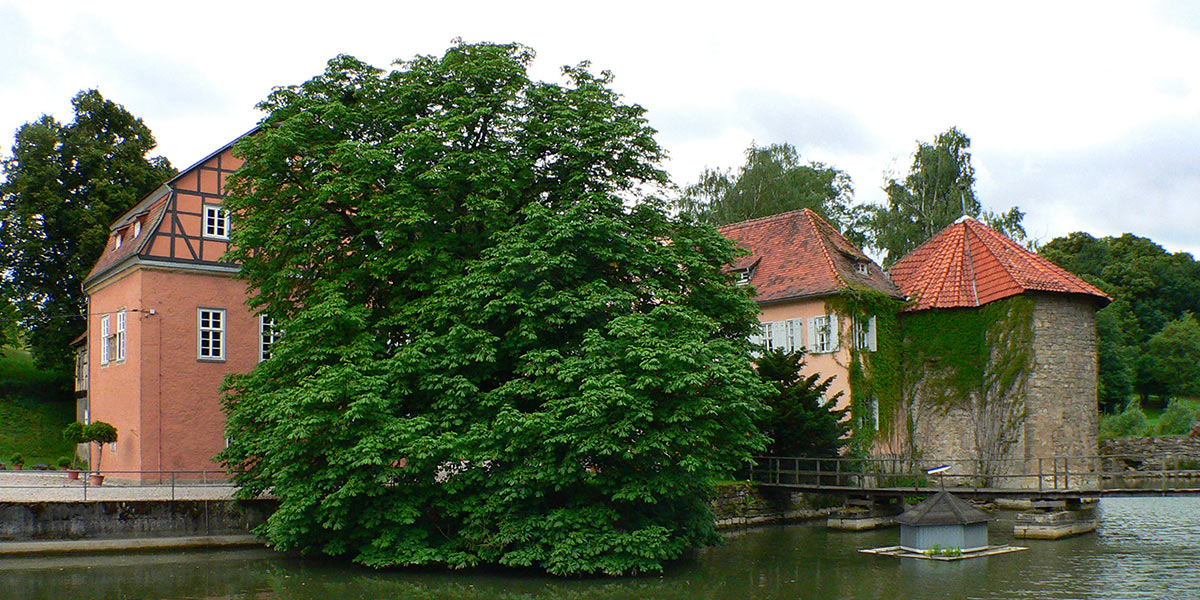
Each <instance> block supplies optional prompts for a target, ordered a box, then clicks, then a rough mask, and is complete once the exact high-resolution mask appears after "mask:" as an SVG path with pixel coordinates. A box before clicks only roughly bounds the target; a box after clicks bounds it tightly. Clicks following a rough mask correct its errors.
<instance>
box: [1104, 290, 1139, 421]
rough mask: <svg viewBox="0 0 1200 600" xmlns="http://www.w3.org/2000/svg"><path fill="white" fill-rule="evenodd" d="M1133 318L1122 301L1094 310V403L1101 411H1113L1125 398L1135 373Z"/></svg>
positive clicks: (1126, 398)
mask: <svg viewBox="0 0 1200 600" xmlns="http://www.w3.org/2000/svg"><path fill="white" fill-rule="evenodd" d="M1135 327H1136V321H1135V320H1134V318H1133V314H1132V313H1131V312H1130V310H1129V304H1128V303H1127V302H1126V301H1125V300H1117V301H1115V302H1113V303H1112V304H1109V305H1108V306H1106V307H1104V308H1102V309H1100V310H1099V311H1097V312H1096V354H1097V361H1098V369H1099V372H1098V390H1097V402H1098V403H1099V408H1100V410H1101V411H1102V412H1106V413H1116V412H1118V411H1120V410H1121V409H1122V408H1123V407H1124V406H1125V403H1126V402H1128V401H1129V396H1130V394H1132V393H1133V383H1134V380H1135V377H1136V376H1137V356H1138V355H1139V352H1138V349H1137V346H1135V345H1134V343H1133V340H1132V332H1133V331H1134V328H1135Z"/></svg>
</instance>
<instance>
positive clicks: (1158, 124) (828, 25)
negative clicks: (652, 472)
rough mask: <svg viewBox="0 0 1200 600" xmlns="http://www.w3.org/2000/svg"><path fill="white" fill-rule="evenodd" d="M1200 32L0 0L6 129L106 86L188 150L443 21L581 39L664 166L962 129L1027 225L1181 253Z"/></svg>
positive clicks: (851, 160) (1058, 22) (1064, 14)
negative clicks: (633, 107) (1117, 234)
mask: <svg viewBox="0 0 1200 600" xmlns="http://www.w3.org/2000/svg"><path fill="white" fill-rule="evenodd" d="M1198 31H1200V10H1197V9H1196V8H1195V7H1194V5H1192V4H1190V3H1175V2H1163V3H1158V4H1144V3H1133V2H1086V3H1085V2H1062V3H1058V2H1056V3H1044V2H1024V1H1022V2H1005V3H992V4H987V5H984V4H978V3H963V2H952V1H940V2H922V3H919V4H914V3H898V2H883V1H878V2H854V3H832V2H745V3H741V4H737V5H731V4H728V3H715V2H693V3H690V4H687V5H686V6H683V5H673V4H667V3H651V2H644V1H642V2H632V1H626V0H620V1H614V2H606V3H602V4H595V3H592V4H573V3H563V2H536V3H520V2H518V3H495V2H459V3H453V4H442V5H438V4H431V3H426V4H412V3H394V4H387V5H381V4H379V3H372V2H359V1H354V0H346V1H343V2H339V3H335V4H330V3H328V2H315V1H306V2H289V3H286V4H285V3H257V2H244V1H243V2H236V3H235V2H228V1H217V2H210V3H206V4H204V5H203V6H199V5H187V4H172V3H164V2H107V3H103V4H94V5H86V4H74V3H21V4H17V3H14V2H8V3H4V2H3V1H2V0H0V57H2V58H0V60H2V61H3V64H2V67H3V68H0V132H11V131H14V130H15V129H16V127H18V126H19V125H21V124H22V123H24V122H26V121H30V120H32V119H35V118H37V116H38V115H40V114H42V113H44V112H50V113H53V114H55V115H56V116H58V117H59V118H60V119H68V118H69V117H70V115H69V100H70V98H71V96H73V95H74V94H75V93H76V92H77V91H78V90H80V89H85V88H89V87H98V88H99V89H100V90H101V91H102V92H103V93H104V94H105V95H106V96H107V97H109V98H111V99H113V100H116V101H117V102H121V103H122V104H125V105H126V107H127V108H129V109H130V110H131V111H132V112H133V113H134V114H136V115H138V116H140V117H142V118H143V119H144V120H145V121H146V123H147V124H148V125H149V126H150V127H151V128H152V129H153V130H154V132H155V135H156V137H157V138H158V140H159V142H160V150H161V152H162V153H163V154H165V155H166V156H168V157H169V158H170V159H171V160H172V162H174V163H175V164H177V165H186V164H189V163H191V162H192V161H194V160H196V159H199V158H200V157H202V156H204V155H206V154H207V153H208V152H210V151H211V150H213V149H214V148H216V147H217V146H219V145H221V144H223V143H225V142H227V141H228V140H229V139H230V138H232V137H234V136H236V135H238V134H240V133H242V132H243V131H245V130H246V129H248V128H249V127H250V126H252V125H253V124H254V123H255V122H256V121H257V119H258V118H259V117H260V115H259V114H258V113H257V111H256V110H255V109H254V105H255V103H257V102H258V101H260V100H262V99H263V98H264V97H265V96H266V95H267V93H268V92H269V91H270V90H271V88H272V87H274V86H279V85H288V84H295V83H299V82H301V81H303V80H305V79H307V78H309V77H311V76H313V75H315V74H316V73H318V72H319V71H320V70H321V69H322V68H323V66H324V63H325V61H327V60H328V59H329V58H331V57H333V56H334V55H335V54H338V53H348V54H353V55H355V56H358V57H359V58H361V59H363V60H365V61H367V62H370V63H372V64H375V65H377V66H381V67H382V66H386V65H387V64H388V63H389V62H390V61H391V60H393V59H396V58H406V57H411V56H413V55H415V54H418V53H420V54H437V53H440V52H441V51H442V50H443V49H444V48H445V47H446V46H447V45H449V43H450V40H451V39H452V38H454V37H457V36H461V37H463V38H464V39H467V40H469V41H478V40H489V41H497V42H506V41H519V42H522V43H525V44H528V45H529V46H531V47H533V48H534V49H535V50H537V52H538V59H537V61H536V63H535V67H534V75H535V76H536V77H540V78H556V77H557V74H558V68H559V67H560V66H561V65H563V64H574V63H577V62H579V61H581V60H584V59H590V60H591V61H592V63H593V68H595V69H610V70H612V71H613V72H614V73H615V74H616V81H615V84H614V85H615V87H616V89H617V90H618V91H620V92H622V93H623V94H625V96H626V99H627V100H628V101H631V102H636V103H639V104H642V105H644V106H646V107H647V109H648V110H649V118H650V119H651V124H652V125H653V126H655V127H656V128H658V129H659V130H660V132H661V135H660V141H661V142H662V143H663V145H664V146H665V147H666V149H667V150H668V152H669V153H670V155H671V160H670V161H669V162H668V164H667V166H668V168H669V169H670V170H671V172H672V174H673V176H674V177H675V178H676V180H677V181H678V182H680V183H686V182H687V181H689V180H691V179H693V178H694V177H695V176H696V174H698V173H699V171H700V169H702V168H703V167H705V166H716V167H730V166H734V165H737V164H738V163H739V162H740V161H741V158H742V152H743V151H744V149H745V147H746V146H747V145H748V144H749V143H750V142H751V141H757V142H759V143H770V142H783V141H786V142H790V143H792V144H794V145H795V146H796V147H797V148H799V149H800V150H801V153H802V155H803V156H804V157H805V158H807V159H813V160H820V161H823V162H827V163H830V164H832V165H833V166H836V167H838V168H841V169H843V170H846V171H847V172H849V173H850V174H851V176H852V177H853V179H854V183H855V187H856V190H857V193H858V198H859V199H860V200H862V201H882V199H883V195H882V193H881V192H880V191H879V188H880V186H881V185H882V181H883V177H882V174H883V172H884V171H885V170H887V169H888V168H889V167H893V166H895V167H896V168H898V169H899V170H904V169H906V168H907V166H908V154H909V153H910V152H911V151H912V150H913V148H914V146H915V141H916V140H918V139H923V140H930V139H932V138H933V137H934V136H935V135H936V134H937V133H938V132H940V131H943V130H945V129H946V128H948V127H950V126H952V125H956V126H958V127H960V128H961V129H962V130H963V131H965V132H966V133H967V134H968V135H970V136H971V138H972V140H973V148H974V150H975V156H976V167H977V169H978V171H979V174H980V177H979V179H980V183H979V186H980V190H979V191H980V195H981V197H982V198H983V200H984V202H985V204H987V205H988V206H989V207H991V208H994V209H1003V208H1006V207H1007V206H1009V205H1012V204H1017V205H1019V206H1021V208H1022V209H1023V210H1026V211H1027V212H1029V217H1028V221H1029V223H1030V225H1031V230H1032V231H1033V232H1034V233H1035V234H1037V235H1040V236H1042V237H1053V236H1056V235H1061V234H1064V233H1067V232H1070V231H1074V230H1078V229H1088V230H1094V231H1093V233H1097V234H1101V235H1102V234H1106V233H1109V232H1110V230H1111V231H1115V229H1113V228H1120V227H1129V228H1131V229H1135V233H1140V234H1142V235H1149V236H1151V237H1153V238H1154V239H1155V240H1156V241H1160V242H1162V243H1163V244H1165V245H1166V246H1168V247H1169V248H1171V249H1181V248H1187V249H1192V250H1193V251H1195V250H1196V249H1200V234H1197V233H1196V232H1193V231H1190V230H1189V228H1188V227H1187V226H1186V223H1188V222H1189V221H1186V220H1184V219H1181V218H1179V215H1190V214H1191V211H1190V198H1194V197H1195V193H1196V191H1197V190H1196V184H1195V181H1196V176H1195V175H1194V174H1195V173H1196V170H1197V168H1196V167H1194V166H1193V165H1195V164H1197V163H1195V162H1192V163H1188V162H1187V161H1186V160H1183V159H1175V158H1173V156H1185V157H1187V156H1190V153H1189V152H1188V151H1187V150H1186V147H1187V146H1189V145H1190V146H1197V145H1198V144H1197V143H1196V142H1197V141H1198V140H1197V137H1196V136H1198V135H1200V127H1197V126H1196V124H1197V123H1200V69H1196V68H1195V66H1194V64H1193V62H1194V57H1196V56H1200V35H1198ZM1163 124H1169V125H1163ZM1156 128H1157V129H1156ZM1156 131H1157V133H1153V132H1156ZM1146 136H1149V138H1147V137H1146ZM0 143H3V145H4V146H7V145H8V143H4V142H0ZM1120 148H1136V151H1129V152H1122V151H1119V149H1120ZM1171 153H1174V155H1172V154H1171ZM1152 165H1159V166H1158V167H1157V170H1155V169H1152V168H1151V166H1152ZM1145 207H1158V211H1166V212H1165V213H1163V212H1158V211H1151V210H1146V208H1145ZM1172 211H1173V212H1172ZM1190 222H1195V221H1194V220H1193V221H1190ZM1089 228H1090V229H1089ZM1156 236H1162V239H1161V240H1160V239H1159V238H1158V237H1156Z"/></svg>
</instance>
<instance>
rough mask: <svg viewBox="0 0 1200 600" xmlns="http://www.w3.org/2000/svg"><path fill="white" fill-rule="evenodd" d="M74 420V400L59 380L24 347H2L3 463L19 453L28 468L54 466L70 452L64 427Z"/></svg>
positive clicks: (0, 448)
mask: <svg viewBox="0 0 1200 600" xmlns="http://www.w3.org/2000/svg"><path fill="white" fill-rule="evenodd" d="M74 420H75V399H74V397H73V396H72V394H71V392H70V390H69V389H68V388H66V387H64V386H63V383H62V382H61V381H60V380H58V379H57V378H56V377H55V376H54V375H53V374H52V373H48V372H46V371H42V370H40V369H38V368H36V367H35V366H34V365H33V360H32V359H30V357H29V353H28V352H26V351H25V350H19V349H15V348H0V463H2V464H4V465H6V466H7V465H9V464H10V462H11V461H10V458H11V457H12V455H13V453H14V452H20V453H21V454H22V455H23V456H24V457H25V466H26V468H29V467H31V466H33V465H37V464H45V465H49V466H52V467H53V466H55V464H56V463H57V462H58V459H59V457H63V456H68V457H69V456H70V455H71V452H72V447H71V444H68V443H67V442H65V441H63V439H62V429H63V427H65V426H66V424H67V423H70V422H71V421H74Z"/></svg>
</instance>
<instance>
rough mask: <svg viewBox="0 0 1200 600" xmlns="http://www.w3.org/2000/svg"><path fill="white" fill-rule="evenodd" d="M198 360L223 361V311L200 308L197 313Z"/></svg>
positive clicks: (220, 309)
mask: <svg viewBox="0 0 1200 600" xmlns="http://www.w3.org/2000/svg"><path fill="white" fill-rule="evenodd" d="M197 319H198V321H199V332H200V334H199V338H198V339H197V344H198V349H197V357H198V358H199V359H200V360H225V309H223V308H201V309H199V311H198V315H197Z"/></svg>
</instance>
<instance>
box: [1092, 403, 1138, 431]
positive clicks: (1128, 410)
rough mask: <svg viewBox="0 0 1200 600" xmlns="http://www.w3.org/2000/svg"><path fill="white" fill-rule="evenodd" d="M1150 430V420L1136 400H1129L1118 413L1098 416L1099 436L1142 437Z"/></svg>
mask: <svg viewBox="0 0 1200 600" xmlns="http://www.w3.org/2000/svg"><path fill="white" fill-rule="evenodd" d="M1149 430H1150V421H1149V419H1147V418H1146V413H1144V412H1142V405H1141V404H1140V403H1139V402H1138V401H1137V400H1130V401H1129V402H1128V403H1127V404H1126V405H1125V409H1124V410H1122V411H1121V412H1120V413H1119V414H1115V415H1104V416H1102V417H1101V418H1100V437H1101V438H1112V437H1142V436H1144V435H1146V433H1147V432H1149Z"/></svg>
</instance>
